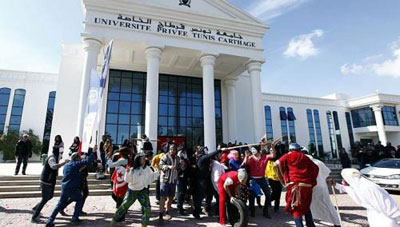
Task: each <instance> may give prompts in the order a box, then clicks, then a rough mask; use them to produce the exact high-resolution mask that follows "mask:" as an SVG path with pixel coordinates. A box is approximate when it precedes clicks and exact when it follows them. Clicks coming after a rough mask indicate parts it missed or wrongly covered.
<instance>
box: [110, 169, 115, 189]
mask: <svg viewBox="0 0 400 227" xmlns="http://www.w3.org/2000/svg"><path fill="white" fill-rule="evenodd" d="M114 171H115V168H110V176H112V175H113V174H114ZM110 185H111V188H114V182H113V180H112V179H111V177H110Z"/></svg>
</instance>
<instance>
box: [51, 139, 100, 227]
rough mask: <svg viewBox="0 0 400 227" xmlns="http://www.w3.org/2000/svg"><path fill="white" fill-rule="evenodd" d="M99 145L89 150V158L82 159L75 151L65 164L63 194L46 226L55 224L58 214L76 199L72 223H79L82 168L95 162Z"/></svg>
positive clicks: (81, 199)
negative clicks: (91, 150) (95, 154)
mask: <svg viewBox="0 0 400 227" xmlns="http://www.w3.org/2000/svg"><path fill="white" fill-rule="evenodd" d="M96 149H97V147H96V146H95V148H94V151H93V152H89V154H88V155H89V158H88V159H85V160H81V156H80V154H79V153H78V152H74V153H73V154H72V155H71V161H70V162H69V163H68V164H66V165H65V166H64V172H63V173H64V177H63V179H62V181H61V194H60V200H59V201H58V203H57V205H56V207H55V208H54V210H53V212H52V213H51V216H50V217H49V219H48V220H47V224H46V227H50V226H54V220H55V219H56V216H57V214H58V213H59V212H60V211H61V210H63V209H64V208H65V207H66V206H67V205H68V203H69V201H71V200H72V201H75V202H76V204H75V211H74V215H73V216H72V220H71V223H79V222H81V220H80V219H79V214H80V212H81V211H82V207H83V203H84V200H83V196H82V193H81V190H80V185H81V178H82V174H81V172H80V169H81V168H82V167H83V166H86V165H88V164H90V163H92V162H93V160H94V153H96Z"/></svg>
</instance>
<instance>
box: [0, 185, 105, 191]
mask: <svg viewBox="0 0 400 227" xmlns="http://www.w3.org/2000/svg"><path fill="white" fill-rule="evenodd" d="M109 188H110V184H94V185H89V189H90V190H92V189H96V190H100V189H109ZM40 190H41V189H40V185H23V186H22V185H21V186H18V187H16V186H0V192H32V191H40ZM56 190H61V186H60V185H56Z"/></svg>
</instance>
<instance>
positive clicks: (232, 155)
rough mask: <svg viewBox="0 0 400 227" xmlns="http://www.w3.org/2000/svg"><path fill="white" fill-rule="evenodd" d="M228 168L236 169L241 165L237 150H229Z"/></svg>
mask: <svg viewBox="0 0 400 227" xmlns="http://www.w3.org/2000/svg"><path fill="white" fill-rule="evenodd" d="M228 159H229V162H228V168H229V170H233V171H237V170H239V169H240V168H241V167H242V161H241V160H240V158H239V152H238V151H237V150H231V151H230V152H229V154H228Z"/></svg>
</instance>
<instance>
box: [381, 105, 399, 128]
mask: <svg viewBox="0 0 400 227" xmlns="http://www.w3.org/2000/svg"><path fill="white" fill-rule="evenodd" d="M382 116H383V122H384V124H385V125H392V126H398V125H399V122H398V120H397V113H396V107H393V106H384V107H383V108H382Z"/></svg>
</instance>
